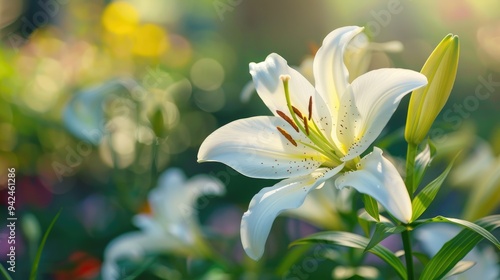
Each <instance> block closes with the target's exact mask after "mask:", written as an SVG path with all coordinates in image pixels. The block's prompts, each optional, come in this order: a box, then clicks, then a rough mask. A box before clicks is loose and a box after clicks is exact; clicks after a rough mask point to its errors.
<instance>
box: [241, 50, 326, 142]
mask: <svg viewBox="0 0 500 280" xmlns="http://www.w3.org/2000/svg"><path fill="white" fill-rule="evenodd" d="M250 74H251V75H252V78H253V82H254V85H255V89H256V90H257V93H258V94H259V96H260V98H261V99H262V101H264V103H265V104H266V106H267V107H268V108H269V110H271V112H272V113H273V114H274V115H275V116H278V114H277V110H280V111H282V112H283V113H285V114H286V115H287V116H288V117H290V118H291V117H292V115H291V112H290V110H289V108H288V105H287V103H286V96H285V88H284V85H283V81H282V80H281V78H280V77H281V76H283V75H288V76H290V80H289V82H288V89H289V93H290V103H291V105H292V106H294V107H295V108H297V109H298V110H299V111H300V112H301V114H302V116H305V117H307V118H308V117H309V98H311V97H312V112H311V114H312V117H313V118H314V120H315V121H316V123H317V125H318V126H319V127H320V128H321V129H322V130H323V131H325V135H328V137H329V136H330V134H331V125H332V124H331V122H330V119H331V115H330V111H329V110H328V107H327V105H326V104H325V101H324V100H323V98H322V97H321V96H320V95H319V94H318V93H317V92H316V89H315V88H314V87H313V86H312V85H311V83H310V82H309V81H308V80H307V79H306V78H305V77H304V76H303V75H302V74H300V73H299V72H298V71H297V70H295V69H293V68H291V67H290V66H288V64H287V62H286V60H285V59H284V58H282V57H281V56H279V55H278V54H275V53H272V54H270V55H268V56H267V58H266V60H265V61H263V62H260V63H250ZM329 122H330V123H329ZM288 127H289V126H288ZM290 128H291V127H290Z"/></svg>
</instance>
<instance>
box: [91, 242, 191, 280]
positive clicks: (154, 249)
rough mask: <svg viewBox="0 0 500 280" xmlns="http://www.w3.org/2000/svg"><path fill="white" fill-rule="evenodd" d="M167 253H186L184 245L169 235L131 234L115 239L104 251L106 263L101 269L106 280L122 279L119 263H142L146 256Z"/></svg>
mask: <svg viewBox="0 0 500 280" xmlns="http://www.w3.org/2000/svg"><path fill="white" fill-rule="evenodd" d="M165 251H167V252H168V251H185V248H184V247H182V243H179V242H177V241H176V239H175V238H173V237H170V236H167V235H158V234H146V233H144V232H129V233H126V234H123V235H120V236H118V237H117V238H115V239H113V240H112V241H111V242H110V243H109V244H108V246H107V247H106V249H105V251H104V263H103V266H102V268H101V273H102V278H103V279H104V280H117V279H122V278H123V277H124V275H120V269H119V266H118V263H117V262H118V261H120V259H130V260H136V261H140V260H141V258H143V257H144V256H145V255H146V254H154V253H159V252H165Z"/></svg>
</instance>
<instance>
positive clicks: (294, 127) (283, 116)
mask: <svg viewBox="0 0 500 280" xmlns="http://www.w3.org/2000/svg"><path fill="white" fill-rule="evenodd" d="M276 113H278V115H279V116H280V117H282V118H283V119H284V120H285V121H286V122H287V123H289V124H290V125H291V126H292V127H293V129H295V131H297V132H299V128H298V127H297V125H296V124H295V123H294V122H293V121H292V119H290V117H288V116H287V115H286V114H285V113H283V112H282V111H280V110H276Z"/></svg>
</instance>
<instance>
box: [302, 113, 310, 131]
mask: <svg viewBox="0 0 500 280" xmlns="http://www.w3.org/2000/svg"><path fill="white" fill-rule="evenodd" d="M302 120H303V121H304V128H305V129H306V134H307V135H309V124H308V123H307V119H306V117H305V116H304V118H302Z"/></svg>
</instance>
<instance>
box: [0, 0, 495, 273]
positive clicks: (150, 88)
mask: <svg viewBox="0 0 500 280" xmlns="http://www.w3.org/2000/svg"><path fill="white" fill-rule="evenodd" d="M345 25H359V26H365V28H366V32H367V34H368V35H369V36H370V39H371V40H372V41H373V42H387V41H393V40H399V41H401V43H402V44H403V45H404V49H403V50H402V51H401V52H397V53H386V52H383V51H377V50H374V52H373V54H372V60H371V63H370V66H369V68H370V69H376V68H381V67H400V68H408V69H413V70H416V71H419V70H420V69H421V67H422V65H423V63H424V62H425V61H426V59H427V57H428V55H429V54H430V52H431V51H432V50H433V49H434V47H435V46H436V45H437V44H438V43H439V42H440V40H441V39H442V38H443V37H444V36H445V35H446V34H448V33H453V34H455V35H458V36H459V37H460V43H461V55H460V62H459V67H458V73H457V79H456V82H455V85H454V88H453V90H452V93H451V96H450V99H449V100H448V103H447V104H446V105H445V107H444V109H443V110H442V112H441V114H440V115H439V116H438V117H437V119H436V123H435V124H434V126H433V129H431V133H430V137H431V138H433V139H434V141H435V142H436V145H437V149H438V151H439V150H440V149H441V150H443V151H448V152H443V153H442V155H445V156H444V157H442V159H441V160H440V161H438V162H437V163H436V166H437V167H441V170H443V169H444V166H446V164H447V162H448V161H449V160H450V159H451V158H453V157H454V155H455V153H456V152H457V151H458V150H461V149H464V150H465V151H466V152H464V153H463V156H462V155H461V160H462V161H466V159H467V155H468V154H470V153H472V152H467V151H473V150H474V149H473V148H472V147H473V146H474V145H475V144H474V143H475V142H474V141H476V139H477V138H482V139H485V141H486V142H487V143H489V144H488V145H490V146H491V147H492V157H493V158H497V159H498V156H499V154H500V126H499V122H498V117H497V116H498V112H499V111H500V93H499V91H500V2H499V1H495V0H485V1H472V0H459V1H456V0H455V1H452V0H441V1H409V0H377V1H309V2H308V1H299V0H287V1H284V0H281V1H265V0H210V1H209V0H203V1H194V0H191V1H189V0H188V1H180V0H150V1H138V0H120V1H100V0H92V1H83V0H72V1H69V0H46V1H44V0H40V1H34V0H32V1H29V0H26V1H6V0H0V37H1V45H0V204H1V205H2V207H3V209H6V208H7V196H8V193H7V173H8V170H7V168H11V167H15V168H16V172H15V173H16V192H15V196H16V212H15V213H16V217H17V218H18V220H23V219H32V218H33V217H34V220H35V222H34V223H35V224H38V227H41V228H47V227H48V225H49V224H50V221H51V220H52V218H53V217H54V216H55V214H56V213H57V211H58V210H59V209H60V208H63V209H64V211H63V212H62V214H61V216H60V217H59V220H58V222H57V223H56V224H55V225H54V228H53V230H52V232H51V234H50V236H49V238H48V240H47V243H46V244H45V249H44V252H43V255H42V259H41V262H40V267H39V275H40V277H39V279H60V280H62V279H100V278H99V277H100V276H99V273H100V267H101V264H102V262H103V258H104V257H103V254H104V250H105V248H106V246H107V244H108V243H109V242H110V241H111V240H113V239H114V238H115V237H117V236H119V235H120V234H122V233H126V232H128V231H132V230H134V229H136V228H135V226H134V225H133V224H132V223H131V218H132V216H134V215H135V214H138V213H146V212H147V211H148V202H147V194H148V192H149V190H151V189H152V188H154V187H155V186H156V184H157V180H158V176H159V174H161V172H163V171H164V170H166V169H167V168H169V167H179V168H181V169H183V170H184V172H185V173H186V174H187V176H188V177H191V176H194V175H196V174H200V173H206V174H209V175H212V176H214V177H216V178H218V179H220V180H221V181H222V183H223V184H224V185H225V186H226V195H225V196H223V197H217V198H215V197H210V200H209V201H210V202H209V204H208V206H207V207H205V208H203V209H201V210H200V211H199V218H200V221H201V224H202V225H203V226H204V227H206V228H208V232H211V233H212V234H213V236H209V237H208V239H209V242H210V244H212V245H213V246H214V248H216V251H217V252H218V253H219V254H221V255H223V256H224V258H225V259H227V260H229V261H230V263H231V264H230V267H231V268H230V269H227V268H226V269H227V270H226V273H230V274H231V275H232V276H231V277H233V278H227V277H229V276H227V275H225V274H224V273H221V272H220V271H222V270H223V269H222V268H221V265H220V264H217V263H215V264H214V263H212V262H210V261H199V260H196V259H192V258H189V257H188V258H187V260H188V262H187V264H186V263H185V262H183V261H185V260H186V259H185V258H181V259H179V258H175V256H171V255H168V254H167V255H165V256H160V257H159V258H158V259H156V260H154V261H152V262H151V263H152V264H151V263H149V262H145V263H146V264H149V265H150V267H149V268H148V267H141V266H140V265H139V267H138V269H142V270H140V271H139V272H138V275H142V276H138V278H137V279H184V278H186V277H192V278H193V279H281V278H282V277H283V279H297V278H284V277H286V274H285V275H278V274H277V273H276V271H277V270H278V268H279V271H281V272H283V271H287V269H284V268H283V267H287V268H290V269H291V267H292V266H293V263H294V262H292V261H295V264H301V262H302V263H303V262H304V257H303V254H304V252H301V253H300V254H298V255H299V256H297V257H296V259H293V258H292V260H290V257H288V258H286V259H285V257H284V256H285V255H286V253H287V252H288V249H287V246H288V244H289V243H290V242H291V241H293V240H295V239H297V238H299V237H304V236H305V235H307V234H309V233H312V232H314V231H316V230H317V229H318V228H316V227H314V226H312V225H310V224H308V223H306V222H298V221H297V220H296V219H291V218H280V219H279V220H278V221H277V223H276V224H275V225H274V228H273V232H272V234H271V237H270V241H269V242H268V244H269V243H271V244H270V245H269V250H267V251H266V256H265V258H264V260H262V261H260V262H259V263H255V262H253V261H251V260H250V259H248V258H247V257H246V256H245V254H244V252H243V249H242V248H241V245H240V241H239V235H238V234H239V233H238V230H239V221H240V220H239V219H240V218H241V214H242V213H243V212H244V211H245V210H246V209H247V207H248V203H249V201H250V199H251V197H252V196H253V195H254V194H255V193H257V192H258V191H259V190H260V189H261V188H262V187H266V186H270V185H272V182H269V181H263V180H257V179H250V178H247V177H244V176H242V175H240V174H238V173H237V172H235V171H234V170H232V169H230V168H229V167H226V166H224V165H222V164H216V163H207V164H203V165H199V164H198V163H197V162H196V154H197V150H198V147H199V145H200V144H201V143H202V141H203V140H204V139H205V138H206V136H208V135H209V134H210V133H211V132H213V131H214V130H215V129H216V128H218V127H220V126H221V125H223V124H226V123H228V122H230V121H233V120H236V119H240V118H245V117H249V116H255V115H267V114H269V112H268V111H267V108H265V106H264V105H263V103H262V102H261V100H260V99H259V98H258V96H257V94H254V95H252V96H251V97H250V99H249V101H247V102H242V100H241V95H240V94H241V92H242V90H243V88H244V87H245V85H246V84H247V83H248V82H249V81H250V80H251V77H250V75H249V74H248V64H249V63H250V62H259V61H262V60H264V59H265V57H266V56H267V55H268V54H269V53H272V52H276V53H279V54H280V55H281V56H283V57H285V58H286V59H287V60H288V62H289V64H290V65H297V66H298V65H300V64H301V63H302V61H303V60H304V59H306V58H307V57H309V56H311V55H312V54H314V52H315V50H317V48H318V47H319V46H320V45H321V41H322V39H323V38H324V36H325V35H326V34H328V33H329V32H330V31H332V30H333V29H335V28H337V27H340V26H345ZM407 106H408V98H405V99H404V100H403V102H402V103H401V105H400V106H399V109H398V111H397V112H396V113H395V115H394V117H393V118H392V120H391V122H390V123H389V125H388V127H387V129H386V132H385V134H384V137H385V136H386V137H387V138H389V137H391V136H394V135H395V134H394V133H396V132H395V131H397V130H398V129H401V128H402V127H403V126H404V122H405V119H406V110H407ZM399 131H401V130H399ZM464 131H465V132H464ZM433 133H434V134H433ZM460 133H462V134H460ZM460 141H462V142H460ZM404 147H405V146H404V140H403V138H402V134H401V133H400V134H399V137H397V140H395V145H392V146H391V148H390V150H389V151H390V152H391V153H392V155H394V157H404V155H405V150H404ZM496 162H498V160H497V161H496ZM497 164H498V163H497ZM439 171H440V170H439V168H438V170H436V171H435V174H429V178H426V179H424V181H426V180H427V181H426V182H429V181H430V178H433V177H432V176H433V175H434V177H436V176H435V175H436V174H439V173H438V172H439ZM489 172H490V173H489V174H498V172H496V171H489ZM494 172H496V173H494ZM485 176H486V175H485ZM488 176H490V177H491V180H490V181H488V182H490V185H491V184H493V185H495V184H496V185H495V186H492V187H491V188H492V189H494V188H495V187H496V189H500V186H499V182H498V178H497V177H493V175H488ZM495 178H496V179H495ZM495 180H497V181H495ZM445 184H446V183H445ZM484 184H487V183H484ZM449 185H451V184H450V183H448V186H449ZM473 187H474V186H472V185H469V186H468V187H465V188H447V190H444V189H445V187H443V188H442V189H443V190H444V191H442V192H441V193H440V194H438V199H443V200H444V201H445V203H443V204H438V205H434V206H431V207H430V208H429V211H431V212H432V213H436V212H438V211H440V212H443V211H444V212H445V213H447V215H448V216H450V215H455V216H459V215H461V214H462V213H461V211H462V208H463V207H464V205H466V204H467V202H466V200H467V198H468V195H469V194H470V193H471V192H473V190H472V191H471V188H472V189H473ZM493 193H494V195H495V197H496V198H498V199H496V200H495V199H493V200H490V201H489V203H490V204H493V205H489V206H488V212H489V213H485V214H492V213H498V212H499V211H498V210H499V208H498V201H500V196H499V194H500V191H496V192H493ZM479 196H480V195H476V197H479ZM478 199H479V198H478ZM359 201H360V199H358V200H357V202H356V203H355V204H354V205H353V208H354V209H358V208H359V205H360V202H359ZM3 209H2V210H1V211H2V213H4V212H6V210H3ZM218 215H219V216H221V217H225V218H224V219H227V220H226V222H227V223H229V224H230V225H229V226H224V225H223V224H222V223H221V221H218V219H217V217H218ZM342 215H343V214H342ZM2 217H4V215H3V214H2ZM342 219H345V220H346V221H347V223H350V222H349V221H351V220H352V219H353V217H349V215H346V217H342ZM354 219H356V217H354ZM5 223H6V220H5V219H3V220H2V221H0V225H1V229H0V236H2V237H1V239H0V241H1V242H0V261H1V262H2V264H5V262H6V261H7V256H6V254H7V253H8V251H7V250H9V249H8V247H7V245H6V242H4V239H6V238H7V234H8V232H7V229H6V227H5V226H4V224H5ZM29 228H30V227H29V226H28V227H25V228H23V229H21V227H20V226H19V227H18V229H17V231H16V232H17V235H16V264H17V270H16V272H15V277H14V279H27V277H28V276H27V275H28V274H29V268H30V267H31V263H32V261H33V258H34V256H33V253H30V252H33V250H36V249H33V248H32V246H34V245H33V244H34V243H33V242H32V241H31V240H30V239H33V238H35V237H33V234H35V235H36V234H38V235H39V234H40V233H33V232H32V231H33V230H31V231H30V229H29ZM31 229H33V227H31ZM34 231H35V232H36V230H34ZM38 238H40V236H39V237H38ZM398 242H399V240H398V241H392V245H391V244H389V245H387V246H393V247H398V246H400V244H399V243H398ZM294 250H296V249H292V250H290V251H291V252H295V251H294ZM311 250H312V249H311ZM305 253H306V254H307V253H308V252H305ZM309 253H310V252H309ZM357 254H358V252H357V251H356V252H354V251H350V250H337V251H335V250H331V251H328V252H326V255H327V256H326V257H325V258H324V261H322V262H321V263H320V264H319V268H318V269H317V270H316V271H315V272H313V273H311V274H310V275H309V276H310V277H312V278H311V279H319V278H317V277H323V278H325V277H326V278H328V277H332V275H340V274H341V273H340V272H338V273H337V274H335V272H332V267H334V268H335V269H340V268H343V267H347V266H348V265H349V263H348V262H347V261H344V260H343V259H342V257H340V256H347V258H348V259H349V260H351V261H353V262H354V263H358V264H359V263H362V262H363V261H365V264H366V263H368V265H374V266H377V265H379V266H381V265H382V264H381V263H380V262H379V261H378V260H373V259H374V258H373V259H370V257H368V258H367V259H368V260H367V261H366V260H364V259H363V258H362V257H360V256H359V255H357ZM136 265H137V264H136ZM6 267H7V266H6ZM141 271H146V272H143V273H142V272H141ZM161 271H166V272H164V273H163V274H162V272H161ZM176 273H180V275H182V276H179V275H177V274H176ZM359 273H360V275H362V273H361V272H359ZM378 273H379V274H378V275H379V276H378V279H383V277H384V276H383V275H385V274H384V273H389V275H390V276H394V274H390V273H392V272H385V271H383V270H382V269H380V271H378ZM161 275H170V276H161ZM172 275H173V276H172ZM162 277H167V278H162ZM169 277H171V278H169ZM179 277H180V278H179ZM217 277H218V278H217ZM224 277H226V278H224ZM335 277H337V276H335ZM339 277H340V276H339ZM347 278H349V277H347ZM360 278H362V277H361V276H352V277H351V276H350V278H349V279H360ZM300 279H302V278H300Z"/></svg>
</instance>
